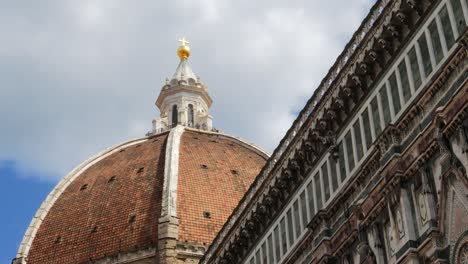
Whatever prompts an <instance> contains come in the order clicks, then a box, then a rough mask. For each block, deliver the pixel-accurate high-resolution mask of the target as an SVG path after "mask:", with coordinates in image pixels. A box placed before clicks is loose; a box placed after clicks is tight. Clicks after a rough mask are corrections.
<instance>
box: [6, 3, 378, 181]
mask: <svg viewBox="0 0 468 264" xmlns="http://www.w3.org/2000/svg"><path fill="white" fill-rule="evenodd" d="M370 5H371V3H370V1H368V0H352V1H351V0H350V1H342V0H341V1H340V0H330V1H299V0H295V1H275V0H273V1H266V0H259V1H247V0H240V1H225V0H223V1H214V0H204V1H188V0H187V1H153V0H141V1H122V0H112V1H111V0H101V1H88V0H86V1H85V0H84V1H41V2H40V3H36V2H33V1H29V4H25V2H23V1H10V2H8V3H2V4H1V6H0V32H2V35H1V36H0V38H1V39H0V40H1V41H2V45H0V98H2V103H1V104H0V129H1V131H2V132H1V137H0V146H1V148H0V160H4V159H10V160H16V161H17V162H18V164H19V165H20V166H21V167H23V168H24V169H25V170H36V171H38V172H40V174H41V175H47V174H50V175H54V176H53V177H57V175H58V176H60V177H61V176H63V175H65V174H66V173H67V172H68V171H69V170H70V169H72V168H73V167H74V166H75V165H76V164H78V163H80V162H81V161H83V160H85V159H86V158H88V157H89V156H90V155H92V154H94V153H96V152H98V151H100V150H102V149H104V148H106V147H109V146H110V145H113V144H116V143H119V142H121V141H123V140H126V139H129V138H133V137H139V136H143V135H144V134H145V132H147V130H149V129H150V126H151V119H152V118H153V116H156V115H157V114H158V111H157V109H155V106H154V100H155V99H156V97H157V96H158V93H159V90H160V87H161V85H162V84H163V82H164V79H165V78H166V77H167V76H171V75H172V73H173V71H174V70H175V68H176V66H177V63H178V60H177V57H176V55H175V54H176V48H177V45H178V42H177V40H178V39H179V38H180V37H181V36H186V37H187V38H188V39H189V41H190V42H191V44H190V45H191V48H192V57H191V58H190V63H191V65H192V68H193V69H194V71H195V72H196V73H197V74H198V75H200V76H201V80H202V82H204V83H206V84H207V85H208V87H209V90H210V94H211V96H212V98H213V99H214V104H213V107H212V110H211V112H212V115H213V116H214V123H215V126H216V127H218V128H220V129H222V130H224V131H225V132H226V133H229V134H233V135H236V136H240V137H242V138H244V139H246V140H247V141H251V142H254V143H256V144H257V145H259V146H261V147H264V148H265V149H267V150H269V151H272V150H273V149H274V148H275V147H276V145H277V144H278V142H279V140H280V139H281V138H282V136H283V135H284V133H285V132H286V130H287V129H288V128H289V126H290V125H291V123H292V121H293V120H294V115H295V113H297V112H298V111H300V110H301V109H302V107H303V106H304V104H305V102H306V101H307V99H308V98H309V97H310V96H311V95H312V93H313V90H314V89H315V88H316V86H317V84H318V83H320V81H321V79H322V78H323V76H324V75H325V73H326V72H327V70H328V68H329V67H330V66H331V65H332V63H333V61H334V60H335V58H336V57H337V56H338V54H339V53H340V52H341V49H342V48H343V47H344V45H345V44H346V43H345V42H346V41H347V40H348V39H349V38H350V37H351V35H352V34H353V32H354V31H355V29H356V28H357V27H358V26H359V24H360V22H361V20H362V18H363V17H364V15H365V14H366V13H367V12H368V10H369V8H370ZM52 180H57V178H53V179H52Z"/></svg>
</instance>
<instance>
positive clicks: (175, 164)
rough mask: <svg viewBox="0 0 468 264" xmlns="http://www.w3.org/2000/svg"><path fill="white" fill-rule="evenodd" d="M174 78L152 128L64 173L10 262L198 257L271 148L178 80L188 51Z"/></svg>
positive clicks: (202, 92) (187, 72)
mask: <svg viewBox="0 0 468 264" xmlns="http://www.w3.org/2000/svg"><path fill="white" fill-rule="evenodd" d="M186 43H187V42H186V41H185V40H184V39H183V45H185V44H186ZM186 50H189V49H188V47H187V49H186ZM174 76H175V77H174V78H175V79H177V80H178V81H177V82H175V83H174V85H173V86H171V87H170V88H168V87H167V84H166V85H164V86H163V87H162V89H161V93H160V95H159V97H158V99H157V101H156V105H157V106H158V107H159V108H160V116H159V117H158V118H156V119H155V120H153V129H152V131H151V132H149V133H148V134H147V135H146V137H143V138H140V139H135V140H131V141H128V142H125V143H122V144H120V145H118V146H115V147H113V148H110V149H108V150H105V151H103V152H101V153H99V154H97V155H96V156H94V157H92V158H90V159H88V160H87V161H85V162H84V163H82V164H81V165H79V166H78V167H77V168H76V169H74V170H73V171H72V172H70V173H69V174H68V175H67V176H65V177H64V179H63V180H62V181H61V182H60V183H59V184H58V185H57V186H56V187H55V189H54V190H53V191H52V192H51V193H50V194H49V196H48V197H47V198H46V200H45V201H44V202H43V204H42V205H41V207H40V208H39V210H38V212H37V213H36V215H35V217H34V218H33V220H32V222H31V224H30V226H29V228H28V230H27V231H26V234H25V235H24V238H23V241H22V242H21V245H20V248H19V250H18V253H17V256H16V258H15V260H14V261H13V263H14V264H25V263H28V264H35V263H40V264H43V263H197V262H198V260H199V259H200V258H201V257H202V256H203V254H204V252H205V250H206V248H207V247H208V246H209V245H210V244H211V242H212V240H213V239H214V237H215V236H216V234H217V233H218V231H219V230H220V229H221V227H222V226H223V224H224V222H225V221H226V220H227V218H228V217H229V215H230V214H231V212H232V211H233V209H234V208H235V207H236V206H237V204H238V203H239V201H240V199H241V198H242V197H243V195H244V193H245V192H246V191H247V189H248V188H249V187H250V185H251V183H252V182H253V181H254V179H255V177H256V176H257V174H258V173H259V172H260V170H261V168H262V167H263V165H264V164H265V162H266V160H267V159H268V154H266V153H265V152H264V151H262V150H261V149H259V148H257V147H255V146H254V145H252V144H248V143H246V142H244V141H242V140H240V139H238V138H235V137H231V136H228V135H225V134H223V133H221V132H219V131H218V130H216V129H214V128H213V126H212V117H211V115H209V107H210V106H211V103H212V101H211V98H210V97H209V95H208V90H207V89H206V87H205V86H204V85H202V84H201V83H198V82H197V83H193V82H192V83H191V82H184V81H183V78H184V77H187V76H188V77H193V76H195V75H194V74H193V72H192V70H191V68H190V66H189V65H188V64H187V58H186V57H181V63H180V64H179V67H178V68H177V70H176V74H175V75H174Z"/></svg>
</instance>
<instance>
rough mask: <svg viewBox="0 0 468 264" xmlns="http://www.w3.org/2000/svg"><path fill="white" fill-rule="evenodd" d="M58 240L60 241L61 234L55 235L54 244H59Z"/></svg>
mask: <svg viewBox="0 0 468 264" xmlns="http://www.w3.org/2000/svg"><path fill="white" fill-rule="evenodd" d="M60 242H62V237H61V236H57V237H56V238H55V241H54V243H55V244H59V243H60Z"/></svg>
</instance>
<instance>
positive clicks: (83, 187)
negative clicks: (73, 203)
mask: <svg viewBox="0 0 468 264" xmlns="http://www.w3.org/2000/svg"><path fill="white" fill-rule="evenodd" d="M86 189H88V184H87V183H86V184H83V185H81V188H80V191H83V190H86Z"/></svg>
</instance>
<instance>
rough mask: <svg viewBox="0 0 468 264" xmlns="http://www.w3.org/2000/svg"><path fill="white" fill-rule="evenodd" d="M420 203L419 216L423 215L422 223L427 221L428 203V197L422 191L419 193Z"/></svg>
mask: <svg viewBox="0 0 468 264" xmlns="http://www.w3.org/2000/svg"><path fill="white" fill-rule="evenodd" d="M418 204H419V216H420V217H421V220H422V223H423V224H425V223H426V222H427V219H428V217H427V213H428V212H427V205H426V198H425V195H424V193H423V192H422V191H421V192H419V194H418Z"/></svg>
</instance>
